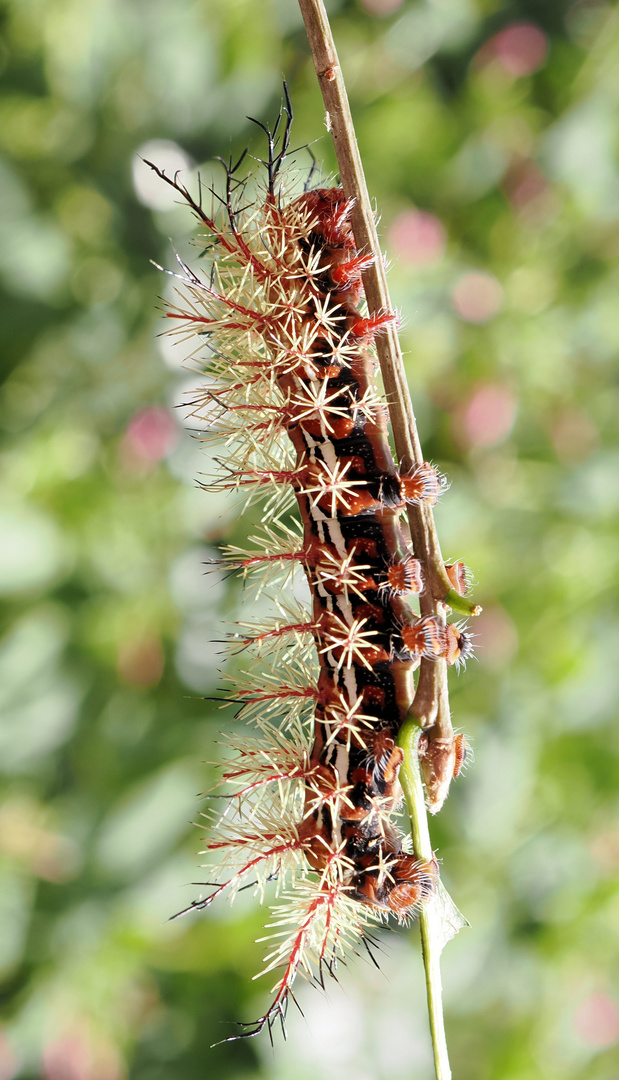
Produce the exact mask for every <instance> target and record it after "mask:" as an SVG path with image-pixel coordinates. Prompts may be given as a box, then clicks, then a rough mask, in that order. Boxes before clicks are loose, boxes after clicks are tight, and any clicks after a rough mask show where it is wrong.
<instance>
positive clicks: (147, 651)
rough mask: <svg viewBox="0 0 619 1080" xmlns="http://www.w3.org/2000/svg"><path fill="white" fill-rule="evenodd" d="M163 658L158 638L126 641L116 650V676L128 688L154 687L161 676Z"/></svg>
mask: <svg viewBox="0 0 619 1080" xmlns="http://www.w3.org/2000/svg"><path fill="white" fill-rule="evenodd" d="M163 665H164V656H163V649H162V648H161V643H160V641H159V640H158V638H155V637H145V638H139V639H138V640H133V641H127V642H125V644H124V645H121V647H120V649H119V650H118V663H117V668H118V676H119V678H120V679H122V681H123V682H125V683H128V684H129V686H141V687H148V686H156V684H157V683H158V682H159V680H160V678H161V676H162V674H163Z"/></svg>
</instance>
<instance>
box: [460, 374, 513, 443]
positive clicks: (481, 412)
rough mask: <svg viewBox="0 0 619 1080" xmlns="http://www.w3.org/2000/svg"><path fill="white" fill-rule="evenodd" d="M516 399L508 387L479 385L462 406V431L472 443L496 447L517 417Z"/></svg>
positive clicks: (505, 436)
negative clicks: (464, 405) (465, 404)
mask: <svg viewBox="0 0 619 1080" xmlns="http://www.w3.org/2000/svg"><path fill="white" fill-rule="evenodd" d="M517 406H518V401H517V398H516V396H515V394H514V393H513V392H512V391H511V390H510V389H509V387H507V386H500V385H498V384H490V385H487V386H480V387H479V389H478V390H477V391H476V392H475V394H474V395H473V397H472V398H471V399H470V401H469V403H468V405H467V406H466V407H465V409H464V413H463V417H462V419H463V421H464V432H465V435H466V438H467V441H468V443H469V444H470V445H471V446H496V445H497V443H500V442H502V441H503V439H506V438H507V436H508V435H509V433H510V431H511V430H512V427H513V426H514V420H515V419H516V409H517Z"/></svg>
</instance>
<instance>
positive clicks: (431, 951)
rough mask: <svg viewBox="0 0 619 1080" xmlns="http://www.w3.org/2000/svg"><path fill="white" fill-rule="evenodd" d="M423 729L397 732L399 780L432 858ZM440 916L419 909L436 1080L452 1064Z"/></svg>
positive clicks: (421, 847) (411, 726)
mask: <svg viewBox="0 0 619 1080" xmlns="http://www.w3.org/2000/svg"><path fill="white" fill-rule="evenodd" d="M420 735H421V729H420V727H419V725H418V724H416V723H415V721H414V720H407V721H406V723H405V724H404V725H403V727H402V728H401V730H400V733H399V735H398V746H400V747H401V748H402V750H403V751H404V761H403V762H402V766H401V769H400V782H401V784H402V790H403V791H404V796H405V798H406V807H407V810H408V815H409V818H410V822H411V835H412V839H413V848H414V851H415V855H416V856H417V858H418V859H425V860H426V861H428V862H430V861H432V859H433V857H434V853H433V851H432V843H431V840H430V832H429V829H428V817H427V814H426V804H425V797H424V790H423V783H422V780H421V772H420V770H419V754H418V752H417V743H418V741H419V736H420ZM437 918H440V915H439V914H438V912H437V911H436V909H435V907H434V906H433V905H432V904H426V905H424V906H423V907H422V908H421V911H420V912H419V932H420V935H421V951H422V955H423V966H424V971H425V976H426V994H427V998H428V1016H429V1019H430V1033H431V1035H432V1051H433V1054H434V1069H435V1072H436V1078H437V1080H451V1068H450V1066H449V1057H448V1054H447V1040H446V1038H445V1021H444V1019H443V987H442V983H441V968H440V943H439V938H438V934H437V928H436V926H435V921H436V919H437Z"/></svg>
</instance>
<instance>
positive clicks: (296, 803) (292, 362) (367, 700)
mask: <svg viewBox="0 0 619 1080" xmlns="http://www.w3.org/2000/svg"><path fill="white" fill-rule="evenodd" d="M279 164H280V161H279V159H275V165H276V167H275V168H274V167H273V166H274V162H273V159H272V160H271V162H270V172H269V187H268V191H267V194H266V198H265V199H264V200H260V203H259V204H254V206H253V207H252V208H250V209H243V206H242V204H243V203H244V202H245V198H246V196H245V185H244V183H243V182H239V181H237V180H236V179H235V176H236V170H235V168H234V167H230V168H229V169H228V170H227V176H228V184H227V192H226V196H225V198H224V200H223V202H224V207H225V213H224V215H223V218H224V220H223V222H222V223H220V222H219V221H218V220H216V216H215V215H213V216H208V215H207V214H206V213H205V211H204V210H203V209H202V206H201V205H200V204H199V203H197V202H195V201H194V200H193V198H192V197H191V196H190V194H189V193H188V191H187V190H186V189H185V188H184V187H183V186H182V185H181V184H179V183H178V181H177V180H176V179H175V180H170V179H168V178H167V177H166V176H165V175H164V174H162V173H160V175H161V176H162V179H164V180H166V181H167V182H168V183H170V184H172V185H173V186H174V187H176V189H177V190H178V191H179V192H180V194H181V195H182V196H183V197H184V198H185V199H186V200H187V202H188V203H189V204H190V206H191V207H192V209H193V210H194V212H195V213H196V215H197V216H198V218H199V220H200V221H201V222H202V224H203V225H204V226H205V227H206V230H207V233H208V243H209V245H210V246H211V253H212V268H211V273H210V277H209V278H207V279H205V278H203V277H201V276H198V275H197V274H195V273H194V272H193V271H192V270H190V269H189V268H188V267H187V266H185V265H184V264H182V265H181V273H180V274H178V275H177V277H178V278H179V281H180V284H179V290H178V291H179V296H180V300H179V303H178V306H174V307H172V308H170V310H169V311H168V315H169V316H170V317H171V318H172V319H173V320H174V321H175V327H176V332H177V333H180V334H181V335H182V336H186V337H187V338H189V339H191V340H192V346H193V347H194V355H195V357H196V358H197V359H198V360H199V362H200V364H201V365H202V368H203V371H204V374H205V385H204V387H203V389H202V390H200V391H199V392H197V394H196V397H195V400H194V403H193V404H194V409H195V412H196V415H200V416H202V417H207V418H208V424H209V425H210V431H211V433H212V434H214V435H215V436H216V438H217V439H218V440H219V441H223V442H224V443H225V444H226V446H227V451H226V455H225V458H222V459H221V472H220V475H219V477H218V478H217V480H216V481H215V483H216V484H217V485H218V486H220V487H222V486H223V487H226V488H231V489H236V490H238V491H240V492H242V493H245V494H246V495H247V497H248V498H249V499H252V500H257V501H259V502H261V503H262V505H263V528H262V530H261V532H260V534H259V535H257V536H254V537H252V538H250V539H251V546H249V547H248V548H247V549H243V550H240V549H238V548H227V549H225V551H224V559H225V560H226V562H227V563H228V565H230V566H232V567H234V568H235V569H237V570H238V571H239V572H241V573H242V574H243V575H244V576H245V578H246V579H248V583H249V584H250V585H252V584H255V585H257V586H258V588H259V589H260V590H262V589H264V588H267V590H268V589H269V587H270V588H271V590H273V587H274V586H275V587H276V589H275V602H276V610H277V612H278V614H276V615H275V616H274V617H273V618H271V619H270V620H263V621H262V622H260V623H259V624H258V623H257V624H256V625H253V624H251V623H242V624H239V625H238V628H237V633H236V634H235V636H234V641H233V647H234V648H235V649H237V650H242V652H243V657H244V658H245V659H246V660H247V664H246V673H245V675H244V676H242V677H241V681H240V683H239V684H237V685H235V689H234V695H233V696H234V698H235V699H236V700H237V701H239V700H240V702H241V703H242V704H241V708H240V719H241V720H243V721H245V722H249V723H251V724H253V725H254V726H255V728H256V729H257V735H256V737H254V738H247V737H245V736H243V737H242V738H241V737H239V736H235V735H234V734H233V735H232V736H231V737H230V740H229V742H230V747H231V755H230V760H229V762H228V764H227V766H226V767H225V773H224V775H225V780H226V781H227V782H228V784H229V785H231V790H232V793H233V794H232V796H231V808H230V809H229V811H227V812H226V814H224V815H223V816H222V818H221V819H220V820H219V822H218V823H217V827H216V829H215V831H214V836H213V839H211V840H210V841H209V842H208V844H207V850H208V851H209V852H210V853H211V859H212V860H214V861H215V862H216V863H217V864H218V868H219V871H220V874H221V878H220V882H221V883H220V884H219V885H218V886H217V887H216V888H214V890H213V891H212V892H211V893H210V894H209V895H208V896H207V897H206V898H205V899H202V900H199V901H196V902H195V903H194V904H192V905H191V907H192V908H202V907H206V906H207V905H208V904H210V903H211V902H212V901H213V900H214V899H215V897H216V896H218V895H219V894H220V893H222V892H223V891H224V890H229V891H232V892H234V891H235V890H238V889H239V888H241V887H243V886H245V885H251V884H256V883H257V885H256V887H257V888H258V889H259V890H260V891H262V890H263V889H264V885H265V883H266V882H267V881H268V880H271V879H276V881H277V889H278V891H279V903H278V905H277V907H276V908H275V909H274V920H273V922H272V923H271V927H272V928H273V931H274V932H273V934H272V937H273V945H272V950H271V952H270V953H269V954H268V956H267V957H266V968H265V970H266V971H271V970H273V971H275V970H276V971H277V982H276V985H275V987H274V997H273V1000H272V1003H271V1005H270V1007H269V1009H268V1010H267V1012H266V1013H265V1015H264V1016H263V1017H262V1018H261V1019H260V1020H259V1021H258V1022H257V1023H256V1024H255V1025H252V1026H251V1027H250V1028H249V1029H248V1030H247V1031H246V1034H250V1035H251V1034H256V1033H257V1032H258V1031H260V1030H262V1029H263V1028H264V1027H265V1026H267V1027H268V1028H269V1030H270V1028H271V1025H272V1023H273V1022H274V1021H275V1020H276V1019H277V1018H278V1017H280V1018H281V1019H283V1017H284V1012H285V1007H286V1004H287V1001H288V999H289V997H291V996H292V985H293V982H294V979H295V976H296V975H297V974H298V973H300V972H301V973H304V974H305V975H306V976H308V977H309V978H311V979H313V980H315V979H318V981H322V979H323V977H324V972H325V970H326V971H327V972H331V973H332V972H333V968H334V964H335V963H336V962H337V959H338V957H339V956H341V955H342V954H343V952H344V951H345V949H346V948H347V947H348V946H351V945H354V943H355V942H356V941H358V940H359V938H360V937H361V938H363V936H364V931H365V932H366V935H367V928H368V927H369V926H371V924H372V923H373V922H374V923H375V922H376V921H379V922H380V921H381V919H384V918H385V917H386V916H387V915H388V914H389V913H392V914H394V915H395V916H396V917H397V918H398V919H399V920H401V921H402V920H406V919H407V918H409V917H410V916H412V915H414V914H415V912H416V911H417V910H418V908H419V905H420V904H422V903H423V901H424V900H426V899H427V898H428V897H429V896H430V895H431V894H432V892H433V890H434V888H435V883H436V876H437V870H436V865H435V863H434V862H432V861H431V862H422V861H418V860H417V859H416V858H415V857H414V855H413V854H412V853H411V851H410V850H409V849H408V848H407V844H406V840H405V839H403V837H402V836H401V834H400V832H399V830H398V828H397V826H396V825H395V823H394V816H395V815H394V812H395V811H396V810H397V808H398V806H399V803H400V802H401V789H400V785H399V781H398V773H399V769H400V765H401V763H402V757H403V755H402V751H401V750H400V749H399V747H398V746H397V745H396V739H397V735H398V731H399V729H400V727H401V725H402V724H403V722H404V720H405V718H406V714H407V711H408V709H409V707H410V703H411V700H412V697H413V691H414V685H413V673H414V671H415V669H416V668H417V667H418V666H419V664H420V661H421V659H422V658H427V659H430V660H439V659H443V660H446V661H447V663H449V664H458V663H459V662H461V661H463V660H465V659H466V657H467V656H468V655H469V653H470V638H469V636H468V635H467V633H466V631H465V630H464V628H463V626H462V624H460V623H453V622H452V623H450V624H448V625H447V626H445V625H444V624H443V623H442V622H441V620H439V619H437V618H434V617H428V616H426V617H424V618H422V617H420V616H419V615H418V614H417V613H416V611H415V606H414V601H415V597H416V595H417V594H419V593H420V591H421V590H422V589H423V584H424V571H423V567H422V566H421V564H420V562H419V561H418V559H417V558H416V556H415V553H414V551H413V550H412V549H411V543H410V537H409V535H408V534H407V532H406V530H405V527H404V525H403V520H402V514H403V511H404V510H405V508H406V505H407V503H424V502H425V503H429V504H434V503H435V502H436V500H437V498H438V497H439V495H440V493H441V491H442V489H443V487H444V479H443V477H442V476H441V475H440V474H439V473H438V472H437V471H436V469H435V468H434V467H433V466H432V465H430V464H428V463H423V464H421V465H418V466H416V467H415V468H414V469H413V470H412V471H411V472H410V473H408V474H407V475H401V474H400V473H399V472H398V470H397V468H396V466H395V463H394V461H393V457H392V455H391V451H390V448H389V443H388V433H387V419H386V409H385V406H384V403H383V402H382V401H381V399H380V398H379V396H378V395H377V392H376V389H375V386H374V377H373V373H374V368H375V361H374V360H373V359H372V358H371V356H370V354H369V351H368V350H369V349H371V346H372V342H373V339H374V336H375V335H376V334H377V333H378V332H380V330H381V328H382V327H383V326H385V325H386V324H387V323H388V322H390V321H392V320H393V318H394V316H393V315H392V314H390V313H380V314H378V315H373V316H370V317H366V316H365V315H363V314H362V312H361V311H360V308H359V305H360V302H361V299H362V283H361V273H362V271H363V270H364V269H365V268H366V267H367V266H368V265H369V263H370V262H371V256H367V255H364V254H359V253H358V252H357V251H356V250H355V244H354V238H353V233H352V229H351V225H350V212H351V203H350V201H349V200H347V199H346V197H345V195H344V193H343V191H342V190H341V189H340V188H320V189H317V190H313V191H306V192H304V193H303V194H302V195H298V196H297V197H294V198H290V199H289V200H286V198H285V196H284V194H283V191H282V189H281V188H280V189H279V190H278V191H277V192H276V191H275V186H274V184H275V178H276V174H277V171H278V165H279ZM205 340H206V342H207V344H208V348H207V349H205V345H204V343H205ZM205 352H207V353H208V355H207V358H206V360H205V359H204V353H205ZM295 506H296V508H297V510H298V513H297V514H296V519H295V518H294V517H293V520H292V523H291V521H290V512H291V511H292V512H294V510H295ZM296 567H301V568H302V570H303V571H304V573H305V575H306V578H307V582H308V584H309V589H310V594H311V607H310V608H305V607H304V606H303V605H299V604H297V603H296V602H295V601H294V600H287V599H285V594H284V592H283V589H284V586H285V584H286V582H287V581H288V580H289V579H290V578H291V577H292V574H293V572H294V571H295V568H296ZM446 569H447V574H448V577H449V579H450V581H451V582H452V584H453V586H454V589H455V590H456V592H459V593H463V592H464V591H465V589H466V580H465V575H464V568H463V567H462V564H455V565H454V566H450V567H448V568H446ZM426 751H427V753H428V754H429V752H430V748H429V747H427V748H426ZM440 751H441V752H440V755H439V756H438V757H436V758H435V759H434V760H433V762H432V764H431V767H430V768H429V770H427V776H429V777H431V780H430V782H429V783H428V784H427V797H428V804H429V806H430V809H431V810H436V809H438V808H439V806H440V805H441V803H442V801H443V799H444V797H445V795H446V792H447V788H448V785H449V781H450V779H451V777H452V776H453V775H457V773H458V771H459V769H460V766H461V764H462V761H463V759H464V754H465V746H464V740H463V737H462V736H454V737H453V739H452V740H451V743H450V746H449V747H441V748H440ZM437 772H440V775H437Z"/></svg>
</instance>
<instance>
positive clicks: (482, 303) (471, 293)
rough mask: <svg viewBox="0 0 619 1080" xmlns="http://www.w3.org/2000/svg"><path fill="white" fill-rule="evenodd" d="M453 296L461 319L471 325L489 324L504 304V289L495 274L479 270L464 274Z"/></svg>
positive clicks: (454, 289)
mask: <svg viewBox="0 0 619 1080" xmlns="http://www.w3.org/2000/svg"><path fill="white" fill-rule="evenodd" d="M451 296H452V301H453V305H454V308H455V309H456V311H457V313H458V315H459V316H460V318H461V319H464V321H465V322H470V323H484V322H488V320H489V319H492V318H493V317H494V316H495V315H496V314H497V313H498V312H499V311H500V309H501V306H502V304H503V289H502V287H501V285H500V284H499V282H498V281H497V279H496V278H495V276H494V274H488V273H484V272H483V271H477V270H471V271H469V273H467V274H463V275H462V277H461V278H459V280H458V281H457V282H456V284H455V286H454V288H453V291H452V294H451Z"/></svg>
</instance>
